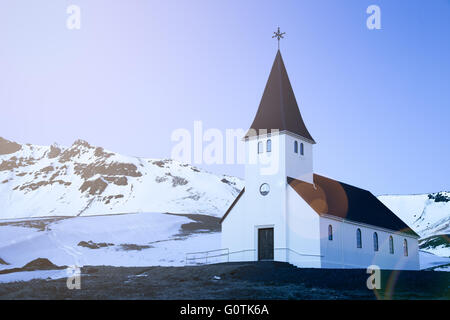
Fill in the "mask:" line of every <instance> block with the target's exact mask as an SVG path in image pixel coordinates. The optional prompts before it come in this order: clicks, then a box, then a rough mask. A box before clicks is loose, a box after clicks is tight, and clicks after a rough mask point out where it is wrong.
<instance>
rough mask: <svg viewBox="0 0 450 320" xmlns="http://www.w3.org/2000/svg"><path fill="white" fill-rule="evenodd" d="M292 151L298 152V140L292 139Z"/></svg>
mask: <svg viewBox="0 0 450 320" xmlns="http://www.w3.org/2000/svg"><path fill="white" fill-rule="evenodd" d="M294 152H295V153H298V142H297V141H294Z"/></svg>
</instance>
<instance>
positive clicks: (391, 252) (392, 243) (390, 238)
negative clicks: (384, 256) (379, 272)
mask: <svg viewBox="0 0 450 320" xmlns="http://www.w3.org/2000/svg"><path fill="white" fill-rule="evenodd" d="M389 253H390V254H394V238H392V236H389Z"/></svg>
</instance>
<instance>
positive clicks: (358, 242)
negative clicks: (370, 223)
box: [356, 228, 362, 248]
mask: <svg viewBox="0 0 450 320" xmlns="http://www.w3.org/2000/svg"><path fill="white" fill-rule="evenodd" d="M356 247H357V248H362V239H361V229H359V228H358V229H357V230H356Z"/></svg>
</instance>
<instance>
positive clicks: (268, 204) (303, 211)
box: [221, 50, 419, 270]
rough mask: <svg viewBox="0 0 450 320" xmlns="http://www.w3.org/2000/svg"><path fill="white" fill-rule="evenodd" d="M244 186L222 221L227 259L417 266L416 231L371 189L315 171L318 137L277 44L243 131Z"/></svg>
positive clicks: (317, 265) (346, 265) (311, 264)
mask: <svg viewBox="0 0 450 320" xmlns="http://www.w3.org/2000/svg"><path fill="white" fill-rule="evenodd" d="M244 143H245V150H246V164H245V188H244V189H243V190H242V191H241V193H240V194H239V195H238V196H237V198H236V199H235V201H234V202H233V203H232V204H231V206H230V207H229V209H228V210H227V212H226V213H225V215H224V216H223V218H222V220H221V224H222V239H221V241H222V244H221V247H222V248H227V249H228V251H229V254H228V257H229V258H228V259H229V261H259V260H275V261H284V262H289V263H291V264H293V265H295V266H298V267H305V268H306V267H307V268H367V267H368V266H370V265H377V266H379V267H380V268H381V269H395V270H418V269H419V255H418V238H419V236H418V235H417V234H416V233H415V232H414V231H413V230H411V228H409V227H408V226H407V225H406V224H405V223H404V222H403V221H402V220H401V219H399V218H398V217H397V216H396V215H395V214H394V213H393V212H392V211H390V210H389V209H388V208H387V207H386V206H384V205H383V204H382V203H381V202H380V201H379V200H378V199H377V198H376V197H375V196H374V195H373V194H372V193H370V192H369V191H366V190H363V189H360V188H358V187H354V186H351V185H348V184H346V183H342V182H339V181H336V180H333V179H330V178H327V177H324V176H321V175H318V174H315V173H313V146H314V144H315V143H316V142H315V141H314V139H313V137H312V136H311V134H310V133H309V132H308V129H307V128H306V126H305V123H304V122H303V119H302V116H301V114H300V111H299V108H298V105H297V101H296V99H295V96H294V92H293V90H292V87H291V84H290V81H289V78H288V75H287V72H286V68H285V66H284V62H283V59H282V57H281V53H280V51H279V50H278V52H277V54H276V57H275V61H274V63H273V66H272V70H271V71H270V75H269V79H268V81H267V84H266V87H265V89H264V93H263V96H262V99H261V102H260V105H259V108H258V111H257V113H256V116H255V119H254V121H253V124H252V125H251V128H250V130H249V131H248V133H247V134H246V136H245V138H244Z"/></svg>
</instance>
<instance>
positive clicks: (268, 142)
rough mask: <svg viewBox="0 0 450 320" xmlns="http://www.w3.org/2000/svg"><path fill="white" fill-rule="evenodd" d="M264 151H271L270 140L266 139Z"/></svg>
mask: <svg viewBox="0 0 450 320" xmlns="http://www.w3.org/2000/svg"><path fill="white" fill-rule="evenodd" d="M266 151H267V152H271V151H272V140H270V139H269V140H267V145H266Z"/></svg>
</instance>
